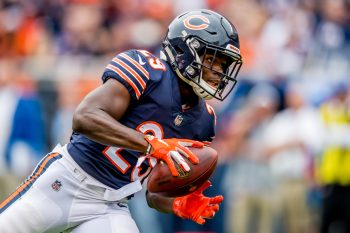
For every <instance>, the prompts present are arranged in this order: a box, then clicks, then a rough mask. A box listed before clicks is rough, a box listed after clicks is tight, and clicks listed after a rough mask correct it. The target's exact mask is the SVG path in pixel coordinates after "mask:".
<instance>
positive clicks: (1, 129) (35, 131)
mask: <svg viewBox="0 0 350 233" xmlns="http://www.w3.org/2000/svg"><path fill="white" fill-rule="evenodd" d="M19 62H20V61H16V60H9V59H0V105H1V106H2V108H3V110H2V111H0V119H1V121H0V187H1V188H0V199H1V200H4V199H5V197H6V196H8V195H9V194H10V192H12V191H13V190H14V188H15V187H17V186H18V184H19V183H20V181H21V180H22V179H24V177H26V176H28V175H29V174H30V172H31V170H32V169H33V167H34V166H35V164H36V163H37V162H38V161H39V160H40V159H41V157H42V153H43V152H44V151H45V149H46V147H45V137H44V132H45V131H44V123H43V117H42V109H41V106H40V103H39V101H38V96H37V95H36V90H35V87H34V86H33V82H32V81H31V80H30V79H29V78H28V77H26V75H25V74H23V72H22V71H21V69H20V68H19V67H20V63H19Z"/></svg>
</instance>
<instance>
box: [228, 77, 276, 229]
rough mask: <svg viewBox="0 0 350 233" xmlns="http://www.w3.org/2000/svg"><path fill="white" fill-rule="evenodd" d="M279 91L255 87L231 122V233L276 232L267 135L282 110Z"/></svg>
mask: <svg viewBox="0 0 350 233" xmlns="http://www.w3.org/2000/svg"><path fill="white" fill-rule="evenodd" d="M279 99H280V97H279V93H278V91H277V89H276V88H275V87H274V86H272V85H270V84H267V83H262V84H257V85H255V86H254V87H253V88H252V89H251V90H250V91H249V93H248V96H247V100H246V102H245V103H244V105H243V107H242V109H240V110H239V111H238V112H237V113H236V114H234V115H233V117H232V121H231V122H230V128H229V131H230V132H229V133H228V134H229V136H228V138H227V140H228V141H227V143H228V145H230V146H231V153H232V154H231V155H232V156H233V157H234V159H233V163H232V172H231V173H229V174H228V176H229V178H228V179H227V182H229V183H230V185H231V187H232V188H231V197H230V200H231V202H230V204H231V207H230V213H229V222H228V224H229V225H230V227H229V232H237V233H249V232H257V233H267V232H274V230H275V228H274V220H275V214H274V213H275V211H274V200H275V199H274V195H273V193H274V181H273V180H272V176H271V174H270V171H269V167H268V156H267V154H266V153H265V151H266V147H267V141H266V133H267V130H268V127H269V124H270V122H271V120H272V118H273V116H274V114H276V112H277V111H278V107H279V101H280V100H279Z"/></svg>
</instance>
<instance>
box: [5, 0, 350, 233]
mask: <svg viewBox="0 0 350 233" xmlns="http://www.w3.org/2000/svg"><path fill="white" fill-rule="evenodd" d="M349 6H350V2H349V0H191V1H188V0H114V1H112V0H27V1H25V0H1V1H0V106H1V110H0V200H3V199H5V197H6V196H7V195H8V194H9V193H10V192H12V191H13V190H14V189H15V187H16V186H17V185H19V183H20V182H21V180H22V179H24V178H25V177H26V176H27V175H29V174H30V172H31V170H32V169H33V167H34V165H35V164H36V163H37V162H38V160H40V158H42V157H43V156H44V155H45V154H46V153H47V152H49V151H50V150H51V149H52V148H53V147H54V146H55V145H56V144H57V143H62V144H64V143H67V142H68V140H69V136H70V133H71V122H72V120H71V119H72V114H73V111H74V108H75V107H76V106H77V104H78V103H79V101H80V100H81V99H82V98H83V96H84V95H85V94H86V93H88V92H89V91H90V90H92V89H93V88H95V87H96V86H97V85H100V84H101V81H100V76H101V74H102V71H103V69H104V67H105V65H106V64H107V63H108V61H109V60H110V59H111V58H112V57H113V56H114V55H116V54H117V53H120V52H122V51H125V50H128V49H131V48H139V49H146V50H149V51H150V52H153V53H155V54H158V53H159V49H160V47H159V46H160V42H161V40H162V38H163V36H164V34H165V32H166V29H167V25H168V24H169V23H170V21H171V20H172V19H173V18H174V17H175V16H176V15H178V14H179V13H181V12H183V11H185V10H190V9H198V8H208V9H212V10H216V11H218V12H219V13H221V14H223V15H225V16H227V18H229V19H230V20H231V21H232V22H233V23H234V25H235V26H236V28H237V30H238V32H239V36H240V42H241V51H242V56H243V61H244V64H243V69H242V70H241V73H240V75H239V82H238V85H237V87H236V89H235V91H234V94H233V95H232V96H231V97H232V98H229V99H226V100H225V101H224V102H222V103H218V102H215V101H211V102H210V104H212V105H213V107H214V108H215V109H216V114H217V118H218V124H217V128H218V130H217V137H216V140H215V142H214V143H213V147H214V148H216V149H217V150H218V151H219V153H220V164H219V166H218V169H217V170H216V172H215V174H214V176H213V177H212V183H213V187H212V188H211V189H210V190H208V194H210V195H215V194H218V193H220V194H224V196H225V201H224V204H223V205H222V208H221V210H220V212H219V213H218V214H217V216H215V219H214V220H211V221H208V223H207V224H206V225H204V226H198V225H196V224H193V223H191V222H189V221H183V220H180V219H179V218H176V217H174V216H172V215H166V214H160V213H157V212H156V211H154V210H151V209H148V208H147V207H146V204H145V203H144V199H143V197H142V195H141V194H139V195H136V197H135V198H134V199H132V201H131V210H132V212H133V213H134V216H135V219H136V221H137V224H138V225H139V227H140V229H141V232H146V233H150V232H152V233H158V232H159V233H161V232H164V233H172V232H217V233H219V232H220V233H221V232H227V233H231V232H234V233H245V232H247V233H254V232H260V233H270V232H272V233H274V232H276V233H293V232H297V233H303V232H305V233H312V232H320V229H321V228H323V229H326V230H324V231H322V232H333V233H338V232H339V233H341V232H346V231H345V226H346V224H349V222H346V221H345V220H344V221H342V220H341V219H340V220H339V219H338V220H337V218H336V217H337V216H336V215H335V214H334V213H340V214H341V213H342V212H341V211H348V212H347V213H348V216H349V212H350V204H349V200H348V199H350V198H349V197H350V191H349V190H350V102H349V100H350V95H349V90H350V85H349V84H350V81H349V80H350V72H349V71H350V11H349V9H350V8H349ZM337 195H339V196H337ZM334 200H337V201H335V202H334ZM349 221H350V220H349ZM328 222H329V224H328ZM322 225H323V227H321V226H322ZM348 230H349V229H348Z"/></svg>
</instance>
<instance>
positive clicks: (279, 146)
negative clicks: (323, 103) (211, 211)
mask: <svg viewBox="0 0 350 233" xmlns="http://www.w3.org/2000/svg"><path fill="white" fill-rule="evenodd" d="M285 105H286V106H285V107H286V108H285V109H284V110H282V111H281V112H279V113H278V114H277V115H276V116H275V117H274V119H273V121H272V122H271V125H270V128H269V131H268V133H267V134H266V139H267V142H268V145H267V155H268V156H269V157H270V169H271V172H272V174H273V175H274V176H275V178H276V180H277V188H276V204H277V205H276V208H277V211H278V215H279V216H280V217H281V220H282V223H283V228H284V231H283V232H286V233H303V232H304V233H308V232H311V226H312V221H311V220H312V219H311V215H310V214H311V212H310V209H309V206H308V203H307V194H308V191H309V189H310V182H309V181H310V180H309V179H310V178H311V174H310V173H311V171H310V168H311V164H312V160H313V156H314V155H316V154H317V153H319V152H320V150H321V145H322V137H323V135H324V134H323V131H322V124H321V120H320V117H319V115H318V113H317V110H316V109H315V108H314V107H312V106H310V105H309V104H308V103H307V102H306V100H305V99H304V96H303V89H302V87H301V85H297V84H295V83H292V84H288V87H287V90H286V92H285Z"/></svg>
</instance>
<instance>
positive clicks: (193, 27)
mask: <svg viewBox="0 0 350 233" xmlns="http://www.w3.org/2000/svg"><path fill="white" fill-rule="evenodd" d="M191 19H200V20H201V21H203V23H201V24H199V25H195V24H192V23H191V22H190V21H191ZM183 23H184V25H185V27H186V28H188V29H191V30H203V29H206V28H207V27H209V23H210V21H209V19H208V18H206V17H205V16H203V15H190V16H188V17H187V18H186V19H184V20H183Z"/></svg>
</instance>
